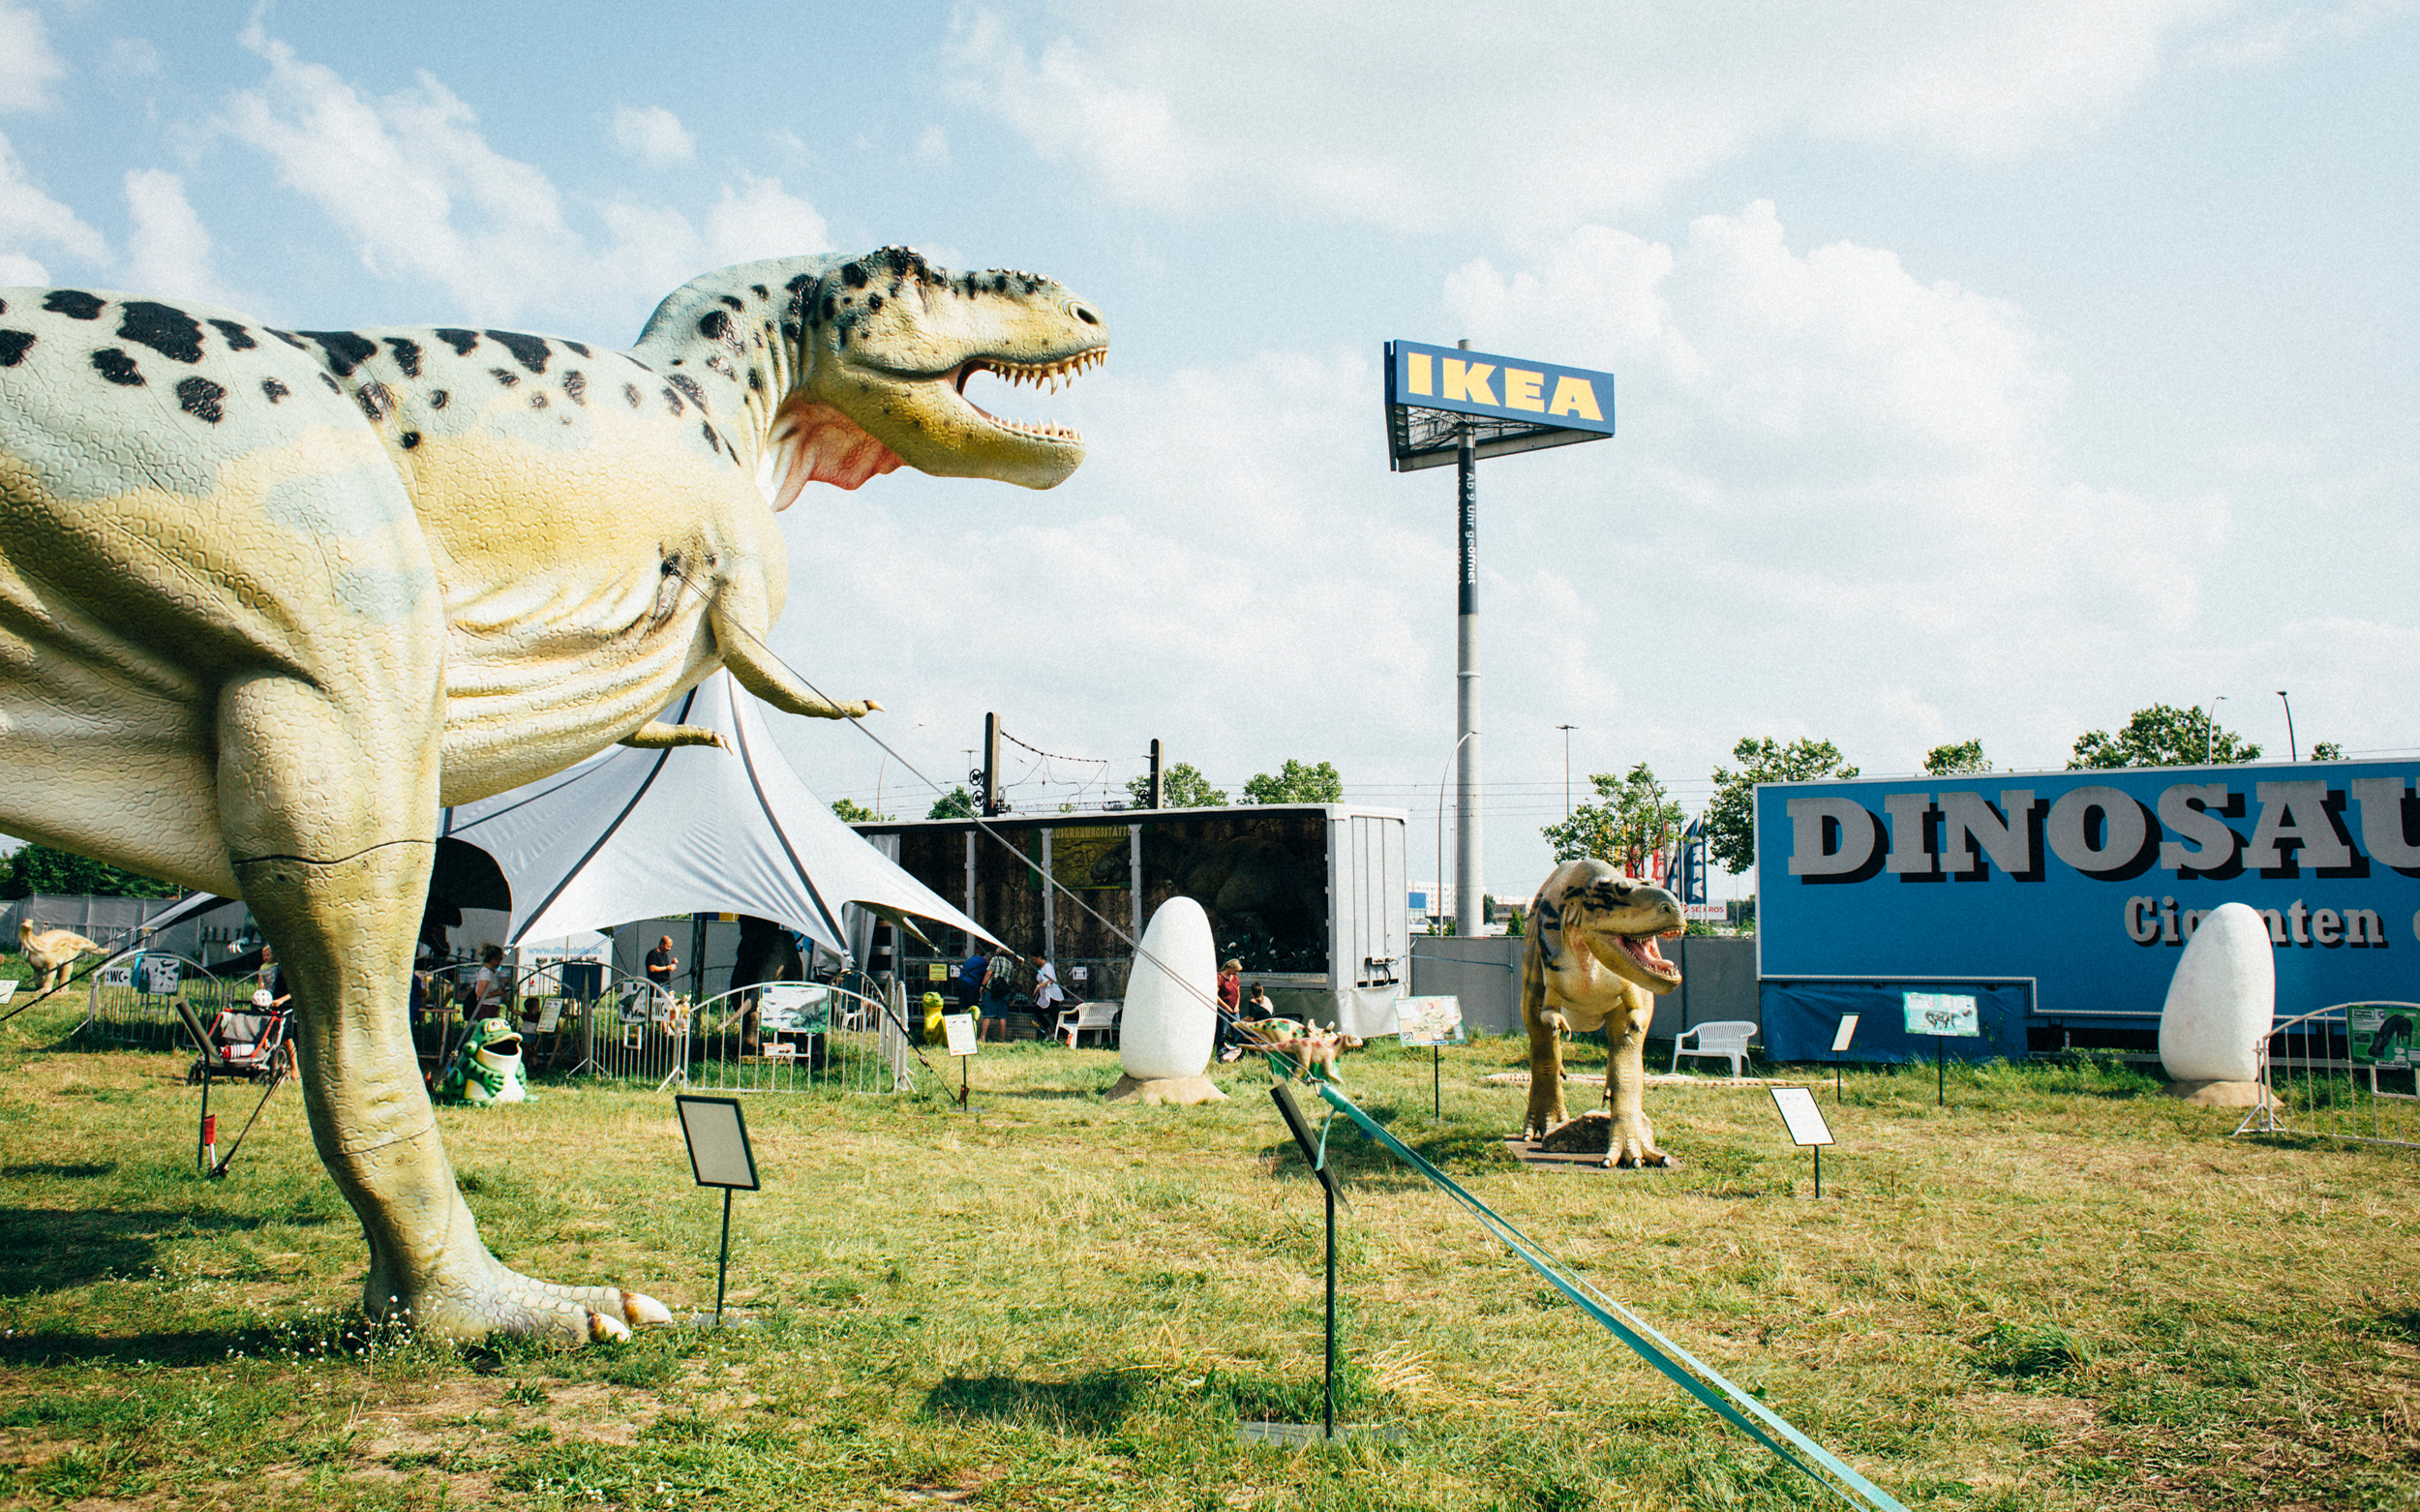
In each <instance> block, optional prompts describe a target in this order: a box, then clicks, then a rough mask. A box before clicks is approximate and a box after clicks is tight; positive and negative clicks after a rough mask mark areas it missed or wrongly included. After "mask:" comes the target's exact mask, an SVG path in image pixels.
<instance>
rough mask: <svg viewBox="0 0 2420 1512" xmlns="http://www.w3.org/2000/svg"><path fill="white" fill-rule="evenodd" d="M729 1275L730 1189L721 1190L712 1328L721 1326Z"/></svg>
mask: <svg viewBox="0 0 2420 1512" xmlns="http://www.w3.org/2000/svg"><path fill="white" fill-rule="evenodd" d="M730 1275H731V1189H730V1188H729V1187H725V1188H723V1249H722V1258H721V1259H719V1260H717V1261H715V1262H714V1326H715V1327H716V1328H720V1327H722V1325H723V1282H724V1280H725V1279H726V1278H728V1277H729V1276H730Z"/></svg>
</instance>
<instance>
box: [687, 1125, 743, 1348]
mask: <svg viewBox="0 0 2420 1512" xmlns="http://www.w3.org/2000/svg"><path fill="white" fill-rule="evenodd" d="M672 1101H673V1106H674V1107H675V1108H676V1109H677V1110H678V1111H679V1112H680V1114H681V1137H682V1138H683V1139H685V1140H687V1141H688V1145H689V1173H690V1174H691V1175H692V1176H694V1177H696V1178H697V1184H698V1185H699V1186H701V1187H720V1188H722V1192H723V1239H722V1250H721V1253H720V1254H719V1255H718V1256H717V1257H716V1259H715V1261H714V1326H715V1327H716V1328H720V1327H721V1326H722V1325H723V1285H724V1283H725V1281H727V1280H728V1279H729V1277H730V1275H731V1194H733V1193H734V1192H756V1191H760V1190H762V1188H761V1185H760V1184H759V1182H758V1181H757V1177H756V1151H755V1149H754V1148H753V1147H752V1146H750V1145H749V1143H748V1121H747V1116H746V1115H745V1114H744V1113H742V1112H741V1109H740V1100H739V1099H738V1098H701V1097H690V1096H688V1095H687V1094H685V1093H684V1094H681V1095H680V1096H677V1097H675V1098H674V1099H673V1100H672Z"/></svg>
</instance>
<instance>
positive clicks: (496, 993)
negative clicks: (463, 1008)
mask: <svg viewBox="0 0 2420 1512" xmlns="http://www.w3.org/2000/svg"><path fill="white" fill-rule="evenodd" d="M503 1004H504V948H503V947H502V946H500V945H491V946H489V947H488V948H487V951H486V953H484V954H483V955H481V956H480V958H479V974H478V975H477V976H476V977H473V978H472V979H471V980H470V1016H471V1017H472V1018H474V1019H478V1018H494V1017H496V1016H497V1015H498V1014H499V1013H502V1011H503Z"/></svg>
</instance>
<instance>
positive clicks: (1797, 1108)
mask: <svg viewBox="0 0 2420 1512" xmlns="http://www.w3.org/2000/svg"><path fill="white" fill-rule="evenodd" d="M1769 1090H1770V1092H1771V1093H1772V1095H1773V1106H1775V1107H1777V1108H1779V1109H1780V1110H1781V1123H1782V1127H1783V1128H1785V1129H1788V1130H1789V1131H1790V1142H1791V1143H1792V1144H1796V1145H1809V1144H1830V1143H1831V1142H1832V1138H1831V1127H1830V1125H1828V1124H1826V1123H1825V1122H1824V1110H1823V1109H1822V1108H1820V1107H1817V1106H1816V1105H1815V1094H1814V1093H1812V1092H1809V1091H1807V1090H1806V1089H1805V1088H1804V1087H1773V1088H1770V1089H1769Z"/></svg>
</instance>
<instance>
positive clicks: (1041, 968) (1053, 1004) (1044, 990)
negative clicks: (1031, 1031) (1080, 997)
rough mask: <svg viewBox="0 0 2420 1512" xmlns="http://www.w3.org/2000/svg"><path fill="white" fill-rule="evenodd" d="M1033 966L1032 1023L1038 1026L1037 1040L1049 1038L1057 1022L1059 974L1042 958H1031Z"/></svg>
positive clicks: (1059, 997)
mask: <svg viewBox="0 0 2420 1512" xmlns="http://www.w3.org/2000/svg"><path fill="white" fill-rule="evenodd" d="M1032 960H1033V966H1034V1021H1035V1023H1036V1024H1037V1025H1038V1026H1039V1028H1038V1030H1037V1032H1036V1036H1035V1037H1036V1038H1037V1039H1043V1040H1047V1039H1049V1038H1050V1031H1051V1029H1052V1028H1053V1027H1054V1026H1055V1025H1057V1023H1058V1021H1059V1001H1060V999H1061V998H1062V997H1063V996H1064V994H1063V993H1061V992H1060V991H1059V974H1058V972H1057V970H1056V969H1054V968H1053V967H1052V966H1051V964H1050V962H1049V961H1047V960H1045V959H1044V958H1043V957H1042V956H1039V955H1036V956H1034V957H1032Z"/></svg>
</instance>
